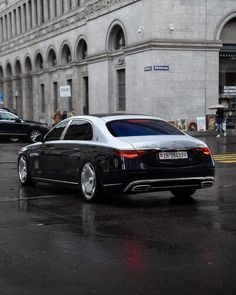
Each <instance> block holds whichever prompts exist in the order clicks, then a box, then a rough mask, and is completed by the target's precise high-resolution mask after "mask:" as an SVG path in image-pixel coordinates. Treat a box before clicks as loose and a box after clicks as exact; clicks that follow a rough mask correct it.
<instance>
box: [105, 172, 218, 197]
mask: <svg viewBox="0 0 236 295" xmlns="http://www.w3.org/2000/svg"><path fill="white" fill-rule="evenodd" d="M190 171H191V172H190ZM190 171H188V172H189V173H173V171H170V170H169V171H168V172H169V173H163V171H162V173H158V174H154V173H147V174H146V173H144V174H140V173H126V175H125V177H124V175H122V176H123V177H117V178H116V179H114V178H113V182H112V183H106V184H105V183H103V185H102V186H103V189H104V190H105V191H108V192H109V191H110V192H117V193H118V192H121V193H143V192H152V191H168V190H171V189H174V188H187V187H192V188H196V189H201V188H207V187H211V186H213V184H214V179H215V178H214V174H215V169H214V168H207V169H205V170H204V169H203V170H198V171H196V170H194V169H192V170H190ZM171 172H172V173H171ZM175 172H176V171H175ZM185 172H186V171H185ZM114 180H116V181H114Z"/></svg>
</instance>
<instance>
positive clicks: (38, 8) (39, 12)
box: [37, 0, 42, 26]
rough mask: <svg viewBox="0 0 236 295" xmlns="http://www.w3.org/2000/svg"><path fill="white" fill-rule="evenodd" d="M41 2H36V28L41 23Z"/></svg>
mask: <svg viewBox="0 0 236 295" xmlns="http://www.w3.org/2000/svg"><path fill="white" fill-rule="evenodd" d="M40 2H41V0H37V12H38V16H37V19H38V24H37V25H38V26H40V25H41V23H42V6H41V3H40Z"/></svg>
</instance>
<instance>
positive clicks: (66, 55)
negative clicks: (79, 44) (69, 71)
mask: <svg viewBox="0 0 236 295" xmlns="http://www.w3.org/2000/svg"><path fill="white" fill-rule="evenodd" d="M61 61H62V64H63V65H65V64H68V63H69V62H71V51H70V47H69V46H68V45H67V44H65V45H64V46H63V48H62V53H61Z"/></svg>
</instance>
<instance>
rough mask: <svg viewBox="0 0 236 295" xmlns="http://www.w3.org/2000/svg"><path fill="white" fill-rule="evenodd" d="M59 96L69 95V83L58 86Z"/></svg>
mask: <svg viewBox="0 0 236 295" xmlns="http://www.w3.org/2000/svg"><path fill="white" fill-rule="evenodd" d="M60 97H71V87H70V85H64V86H60Z"/></svg>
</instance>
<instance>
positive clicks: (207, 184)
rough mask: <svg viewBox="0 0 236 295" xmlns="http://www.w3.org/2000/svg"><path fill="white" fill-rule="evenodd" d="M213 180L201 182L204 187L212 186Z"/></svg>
mask: <svg viewBox="0 0 236 295" xmlns="http://www.w3.org/2000/svg"><path fill="white" fill-rule="evenodd" d="M213 183H214V182H213V181H203V182H202V183H201V187H202V188H205V187H211V186H213Z"/></svg>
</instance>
